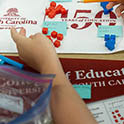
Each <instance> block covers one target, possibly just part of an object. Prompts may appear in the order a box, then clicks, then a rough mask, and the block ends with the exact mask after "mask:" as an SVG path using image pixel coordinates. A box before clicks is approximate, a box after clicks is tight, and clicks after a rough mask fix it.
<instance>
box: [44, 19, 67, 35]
mask: <svg viewBox="0 0 124 124" xmlns="http://www.w3.org/2000/svg"><path fill="white" fill-rule="evenodd" d="M43 27H47V28H48V35H50V34H51V32H52V31H56V32H58V33H62V34H63V35H64V36H65V35H66V32H67V22H59V21H45V22H44V23H43Z"/></svg>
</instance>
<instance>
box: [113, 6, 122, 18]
mask: <svg viewBox="0 0 124 124" xmlns="http://www.w3.org/2000/svg"><path fill="white" fill-rule="evenodd" d="M115 11H116V13H117V15H118V17H120V16H121V15H122V12H123V11H124V4H121V5H119V6H118V7H117V8H116V10H115Z"/></svg>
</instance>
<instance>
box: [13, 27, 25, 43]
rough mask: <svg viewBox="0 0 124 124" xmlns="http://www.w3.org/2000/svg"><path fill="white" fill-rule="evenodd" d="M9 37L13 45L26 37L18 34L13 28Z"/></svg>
mask: <svg viewBox="0 0 124 124" xmlns="http://www.w3.org/2000/svg"><path fill="white" fill-rule="evenodd" d="M11 37H12V39H13V40H14V41H15V43H19V42H20V41H23V40H25V39H26V37H25V36H24V35H21V34H19V33H18V32H17V30H16V29H15V28H11Z"/></svg>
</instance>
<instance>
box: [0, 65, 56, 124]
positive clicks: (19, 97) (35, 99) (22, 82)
mask: <svg viewBox="0 0 124 124" xmlns="http://www.w3.org/2000/svg"><path fill="white" fill-rule="evenodd" d="M54 76H55V75H52V74H50V75H41V74H37V73H31V72H26V71H22V70H19V69H17V68H14V67H11V66H0V124H49V123H51V120H52V119H51V114H50V109H49V101H50V94H51V88H52V81H53V78H54Z"/></svg>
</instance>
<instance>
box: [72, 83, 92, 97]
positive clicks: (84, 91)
mask: <svg viewBox="0 0 124 124" xmlns="http://www.w3.org/2000/svg"><path fill="white" fill-rule="evenodd" d="M73 87H74V89H75V90H76V91H77V93H78V94H79V95H80V97H81V98H83V99H91V85H76V84H75V85H73Z"/></svg>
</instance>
